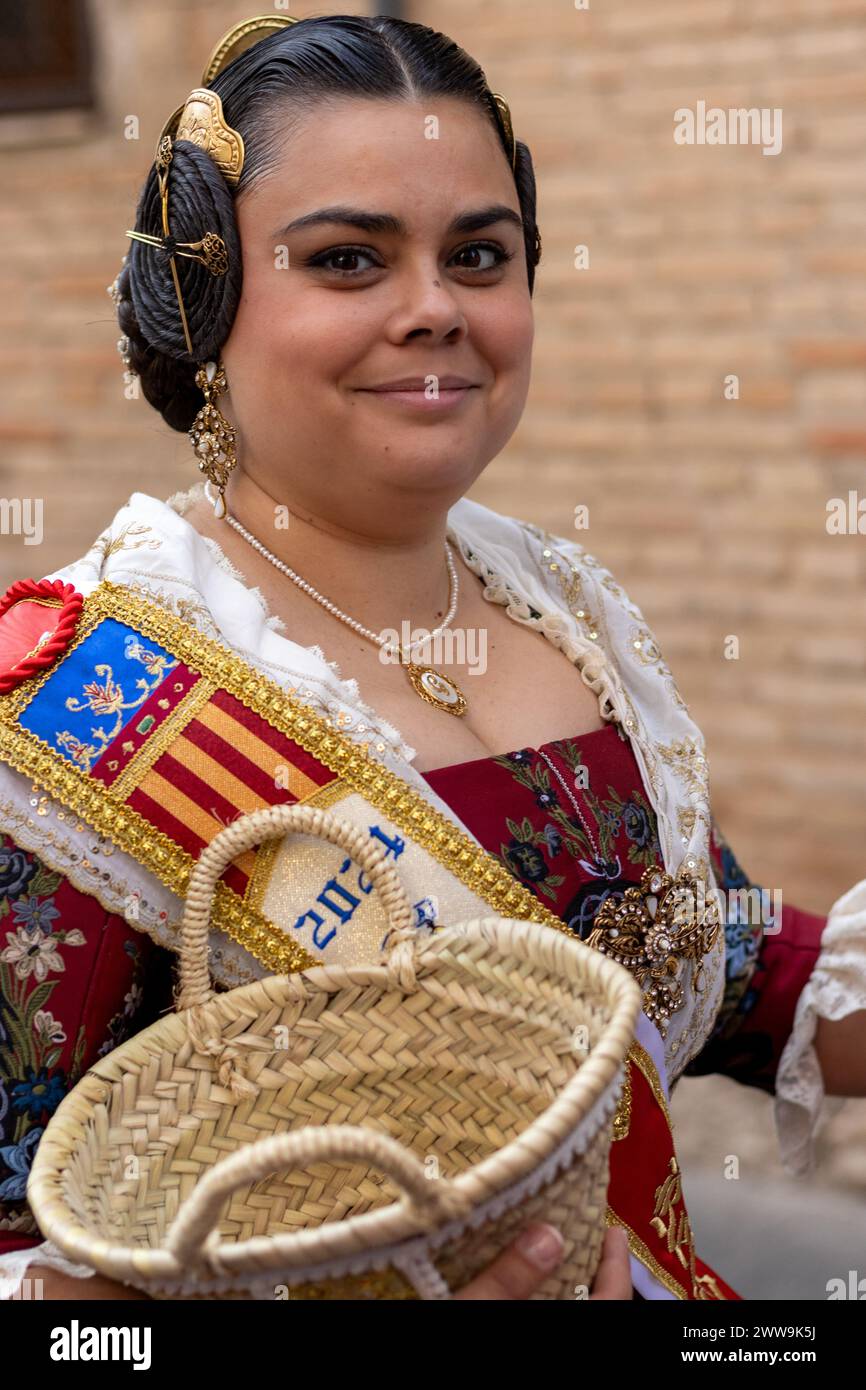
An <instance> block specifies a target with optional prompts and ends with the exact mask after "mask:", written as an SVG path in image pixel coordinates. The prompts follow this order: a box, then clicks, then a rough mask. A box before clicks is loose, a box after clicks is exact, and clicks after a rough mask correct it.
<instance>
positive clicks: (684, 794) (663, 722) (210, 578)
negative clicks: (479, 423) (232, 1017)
mask: <svg viewBox="0 0 866 1390" xmlns="http://www.w3.org/2000/svg"><path fill="white" fill-rule="evenodd" d="M198 495H200V485H199V486H198V487H196V488H192V489H190V490H189V492H186V493H180V494H176V495H175V496H174V497H172V498H170V499H169V500H168V502H162V501H159V500H157V499H156V498H153V497H149V496H147V495H145V494H143V493H138V492H137V493H134V494H133V495H132V497H131V498H130V500H129V502H128V503H127V504H126V505H125V506H124V507H122V508H121V509H120V511H119V512H118V513H117V515H116V516H115V517H114V519H113V521H112V522H111V523H110V525H109V526H108V527H107V528H106V529H105V531H103V532H102V534H101V535H100V536H99V537H98V538H97V540H96V541H95V542H94V544H93V546H91V548H90V550H89V551H88V552H87V553H86V555H84V556H83V557H82V558H81V559H80V560H78V561H76V562H74V563H73V564H70V565H67V566H66V567H65V568H64V569H62V570H59V571H57V572H56V573H55V575H54V576H52V577H62V578H63V579H65V580H67V581H71V582H73V583H75V585H76V587H77V588H78V589H79V590H80V591H81V592H83V593H85V594H86V593H88V592H90V591H91V590H92V589H93V588H95V587H96V585H97V584H98V583H99V582H100V581H101V580H103V579H109V580H111V581H112V582H114V583H116V584H125V585H131V586H135V587H136V588H138V589H139V590H140V591H142V592H143V593H144V594H146V595H147V596H148V597H150V598H152V599H153V600H155V601H156V602H159V603H161V604H163V605H166V606H167V607H168V608H169V609H170V610H171V611H172V612H174V613H175V614H177V615H178V616H179V617H182V618H184V619H185V620H186V621H188V622H190V623H192V624H193V625H195V626H196V627H198V628H199V629H200V630H201V631H203V632H205V633H206V634H207V635H208V636H211V637H213V638H216V639H217V640H219V641H221V642H222V643H223V644H224V645H225V646H227V647H229V648H230V649H232V650H233V651H235V652H237V653H238V654H239V655H241V656H243V657H244V658H245V659H246V660H247V661H249V662H250V664H251V665H253V666H255V667H257V668H258V669H260V670H262V671H263V672H265V674H267V675H268V676H270V677H271V679H273V680H275V681H277V682H278V683H281V684H283V685H284V686H286V685H289V684H292V685H296V686H297V687H298V693H299V694H300V695H301V697H302V698H303V699H305V700H307V701H308V702H309V703H310V704H311V705H313V706H314V707H316V708H317V709H318V710H319V712H320V713H322V714H323V715H324V716H326V717H329V718H332V719H335V720H336V719H337V718H338V717H339V718H340V725H339V727H340V728H341V730H342V732H343V733H344V734H346V735H347V736H348V737H349V738H352V739H354V740H356V741H358V742H359V743H360V742H365V743H367V744H368V747H369V752H370V755H371V756H373V757H378V758H380V759H381V761H382V762H383V764H384V765H386V766H388V767H390V768H391V769H392V770H393V771H395V772H396V773H397V774H398V775H399V776H401V777H402V778H403V779H404V780H405V781H407V782H410V783H411V784H412V785H414V786H415V787H416V788H417V789H418V791H420V792H421V793H422V794H423V795H424V796H425V797H426V798H427V799H428V800H429V801H430V802H431V803H432V804H434V805H435V806H436V807H437V809H439V810H440V811H441V812H442V813H443V814H445V815H447V816H449V817H450V818H451V819H452V820H453V821H455V823H456V824H457V825H459V826H460V828H461V829H463V831H464V833H466V834H469V835H471V831H470V830H469V829H468V827H466V826H465V825H463V823H462V821H460V819H459V817H457V816H456V814H455V813H454V812H453V811H452V809H451V808H450V807H449V806H448V805H447V803H445V802H443V801H442V800H441V799H440V798H438V797H437V796H436V794H435V793H434V792H433V791H432V788H430V786H429V784H428V783H427V782H426V780H425V779H424V778H423V777H422V776H421V774H420V773H418V772H417V771H416V770H415V769H414V767H413V766H412V761H413V759H414V757H415V750H414V749H413V748H412V747H411V746H410V745H408V744H407V743H406V742H405V741H404V740H403V738H402V736H401V734H400V731H399V730H398V729H396V728H395V727H394V726H393V725H392V724H391V723H390V722H389V721H387V720H385V719H383V718H381V717H380V716H379V715H378V714H377V712H376V711H375V710H374V709H373V708H371V707H370V706H369V705H368V704H367V703H366V702H365V701H364V700H363V698H362V696H361V693H360V691H359V689H358V685H357V682H356V681H355V680H353V679H351V678H346V679H343V677H342V675H341V673H340V671H339V669H338V668H337V666H336V664H335V663H330V662H328V661H327V659H326V657H325V654H324V652H323V651H322V649H321V648H320V647H318V646H314V647H309V648H307V647H302V646H299V645H298V644H297V643H295V642H292V641H291V639H290V638H288V637H287V636H285V635H283V632H284V629H283V624H282V623H281V622H280V620H279V619H278V618H276V617H274V616H272V615H270V614H269V613H268V611H267V608H266V605H265V603H264V600H263V598H262V596H261V594H260V593H259V592H258V590H256V589H253V588H250V587H249V586H247V585H246V583H245V581H244V579H243V576H242V575H241V574H240V573H239V572H238V571H237V570H236V569H235V568H234V566H232V565H231V564H230V562H229V561H228V559H227V558H226V556H225V555H224V554H223V553H222V550H221V549H220V547H219V546H218V545H217V544H216V543H215V542H213V541H209V540H205V539H204V538H202V537H201V536H200V535H199V534H198V532H197V531H195V530H194V528H193V527H192V526H190V525H189V523H188V522H186V521H185V520H184V517H183V513H184V512H185V511H186V509H187V508H188V507H189V505H190V504H191V502H192V501H193V500H194V499H195V498H196V497H197V496H198ZM448 521H449V530H448V534H449V539H450V540H451V542H452V543H453V544H454V545H455V546H457V547H459V549H460V552H461V554H462V556H463V559H464V561H465V562H466V564H467V565H468V566H469V568H470V569H471V570H472V571H473V572H474V573H475V574H477V575H478V576H479V577H480V578H482V579H483V581H484V591H483V592H484V597H485V599H487V600H488V601H490V602H492V603H499V604H503V605H504V606H505V607H506V612H507V613H508V615H509V617H511V618H513V619H514V620H515V621H517V622H521V623H526V624H527V625H529V626H532V627H535V628H537V629H538V630H539V631H540V632H542V633H543V635H544V636H545V637H546V638H547V639H548V640H550V641H551V642H552V643H553V644H554V646H556V647H557V648H559V649H561V650H562V651H563V652H564V654H565V655H566V656H567V657H568V659H569V660H571V661H572V662H573V663H574V664H575V665H576V666H577V667H578V669H579V670H580V673H581V676H582V679H583V681H584V682H585V684H586V685H587V686H588V687H589V688H590V689H592V690H593V692H594V693H595V694H596V695H597V697H598V701H599V710H600V714H601V716H602V718H605V719H609V718H616V719H618V720H619V721H620V722H621V724H622V726H623V728H624V730H625V732H626V734H627V735H628V736H629V738H630V740H631V744H632V748H633V750H634V754H635V758H636V761H637V764H638V767H639V770H640V772H641V775H642V777H643V781H644V785H645V789H646V794H647V797H648V799H649V800H650V802H651V804H652V806H653V809H654V811H655V814H656V818H657V824H658V833H659V841H660V844H661V848H662V852H663V857H664V862H665V867H666V868H667V870H668V872H669V873H671V874H676V872H677V870H678V869H679V867H680V866H681V864H682V863H683V862H686V863H687V864H688V865H689V866H690V867H692V868H694V869H695V870H696V871H697V872H698V873H701V874H702V875H703V876H704V877H705V878H706V881H707V884H708V887H709V888H710V889H711V890H715V891H718V890H717V885H716V882H715V876H714V874H713V869H712V863H711V859H710V855H709V840H708V836H709V828H710V803H709V787H708V769H707V763H706V757H705V751H704V740H703V736H702V734H701V732H700V730H699V729H698V728H697V726H696V725H695V724H694V722H693V721H692V720H691V718H690V716H689V713H688V709H687V706H686V704H685V702H684V700H683V699H682V696H681V695H680V693H679V691H678V690H677V687H676V684H675V682H674V679H673V677H672V675H671V672H670V670H669V669H668V667H667V664H666V663H665V661H664V659H663V657H662V655H661V652H660V650H659V647H658V644H657V642H656V641H655V638H654V637H653V634H652V632H651V631H650V629H649V627H648V626H647V624H646V622H645V621H644V618H643V615H642V614H641V612H640V610H639V609H638V608H637V607H636V606H635V605H634V604H633V603H632V601H631V600H630V598H629V597H628V595H627V594H626V593H625V592H624V591H623V590H622V588H621V587H620V586H619V585H618V584H617V583H616V581H615V580H614V578H613V576H612V575H611V574H610V573H609V571H608V570H606V569H604V568H603V567H602V566H601V565H600V564H599V562H598V561H597V560H596V559H595V558H594V557H593V556H592V555H590V554H588V553H587V552H586V551H585V550H584V549H583V547H582V546H581V545H579V544H578V543H577V542H576V541H574V540H570V539H568V538H564V537H559V536H552V535H550V534H548V533H546V532H544V531H543V530H541V529H540V528H539V527H536V526H533V525H531V524H529V523H526V522H522V521H519V520H517V519H515V518H512V517H505V516H501V515H500V514H498V513H496V512H494V511H491V510H490V509H489V508H487V507H484V506H481V505H480V504H479V503H477V502H473V501H470V500H469V499H468V498H462V499H461V500H460V501H459V502H457V503H456V504H455V505H454V506H453V507H452V509H451V511H450V512H449V517H448ZM58 810H59V808H58V807H57V806H56V805H55V803H53V802H52V801H51V800H50V798H46V797H44V796H42V797H37V796H35V795H34V793H33V789H32V788H31V786H30V784H29V783H28V782H27V781H26V779H24V778H23V777H21V776H19V775H18V774H17V773H15V772H13V771H12V770H11V769H10V768H8V767H7V766H5V765H0V825H3V827H4V828H6V829H8V831H9V832H10V833H11V834H12V835H14V836H15V837H16V839H17V840H18V842H19V843H20V844H21V845H22V847H23V848H26V849H30V850H33V851H35V852H36V853H38V854H40V855H41V856H42V857H43V858H44V859H45V860H46V862H48V863H49V864H50V865H51V867H53V868H55V869H58V870H61V871H62V872H64V873H65V874H66V875H67V876H68V877H69V878H70V880H71V881H72V882H73V883H74V884H75V885H76V886H77V887H80V888H82V889H83V890H84V891H85V892H89V893H92V894H94V895H95V896H97V897H98V898H99V900H100V901H101V902H102V903H103V905H104V906H105V907H107V908H108V909H109V910H111V911H114V912H120V913H121V914H122V915H124V916H129V913H128V905H129V902H130V899H131V897H133V896H134V897H135V898H136V910H135V916H134V919H133V918H131V917H130V920H133V924H134V925H135V926H137V927H138V928H140V929H142V930H145V931H147V932H148V933H149V934H150V935H152V936H153V937H154V938H155V939H156V940H158V941H160V942H161V943H162V944H166V945H167V944H170V943H171V942H172V940H173V938H174V933H175V931H176V928H177V924H178V922H179V917H180V909H181V903H180V900H179V899H178V898H177V897H175V895H174V894H172V893H170V892H169V890H168V889H166V888H165V887H164V885H162V884H161V883H159V882H157V881H156V879H155V878H154V877H153V876H152V875H150V874H149V873H147V871H145V870H143V869H142V868H141V866H140V865H137V864H136V863H135V862H134V861H132V860H130V859H128V858H127V857H126V856H124V855H123V854H121V853H120V852H119V851H117V850H116V848H115V847H113V846H111V845H106V844H105V843H104V842H99V841H97V840H96V839H95V837H94V836H93V835H91V834H90V833H89V832H87V831H86V830H85V831H84V832H82V833H81V834H77V832H76V831H75V829H74V827H73V826H72V823H71V818H69V819H66V818H65V817H64V818H62V821H61V820H58V818H57V811H58ZM472 838H475V837H474V836H472ZM224 944H225V945H226V946H227V947H228V946H229V945H230V944H231V943H228V942H227V940H226V939H224ZM224 960H225V970H224V974H223V982H224V983H226V984H229V985H232V984H238V983H241V982H243V981H244V980H245V979H250V978H253V977H254V976H255V975H258V974H261V973H262V967H261V966H259V965H258V963H257V962H255V961H253V960H252V958H251V957H248V956H246V953H245V952H243V951H242V950H241V949H240V948H237V949H235V950H231V949H227V950H226V951H225V953H224ZM683 984H684V987H685V1004H684V1005H683V1007H682V1008H681V1009H680V1010H679V1011H678V1012H677V1013H676V1014H675V1015H674V1016H673V1018H672V1019H671V1021H670V1024H669V1028H668V1033H667V1036H666V1039H665V1062H666V1065H667V1068H668V1076H669V1079H670V1081H673V1080H675V1079H676V1077H677V1076H679V1075H680V1074H681V1073H682V1071H683V1069H684V1067H685V1066H686V1064H687V1063H688V1061H689V1060H690V1059H691V1058H692V1057H693V1056H694V1055H695V1054H696V1053H697V1052H699V1051H700V1049H701V1047H702V1046H703V1044H704V1042H705V1040H706V1038H707V1037H708V1036H709V1033H710V1031H711V1029H712V1025H713V1022H714V1019H715V1016H716V1013H717V1011H718V1007H719V1002H720V1000H721V995H722V989H723V984H724V941H723V938H722V933H719V939H718V941H717V944H716V947H715V948H714V950H713V951H712V952H710V953H709V955H708V956H707V957H706V958H705V960H704V985H703V988H702V989H700V990H699V991H695V990H694V988H693V987H692V972H691V970H690V969H687V971H686V973H685V974H684V976H683ZM864 1007H866V880H864V881H863V882H861V883H859V884H857V885H856V886H855V887H854V888H853V889H852V890H851V891H850V892H849V893H848V894H846V895H845V896H844V897H843V898H841V899H840V900H839V902H838V903H836V904H835V906H834V907H833V908H832V909H831V912H830V920H829V921H828V924H827V928H826V929H825V932H824V937H823V942H822V951H821V955H820V958H819V960H818V964H817V967H816V969H815V971H814V973H813V975H812V977H811V978H810V980H809V981H808V983H807V985H806V987H805V989H804V990H803V993H802V996H801V999H800V1001H799V1005H798V1008H797V1015H796V1020H795V1024H794V1029H793V1032H792V1034H791V1037H790V1039H789V1041H788V1043H787V1045H786V1047H785V1050H784V1053H783V1056H782V1061H781V1065H780V1068H779V1075H778V1080H777V1095H776V1119H777V1130H778V1137H779V1143H780V1149H781V1155H782V1159H783V1161H784V1162H786V1163H787V1164H788V1165H789V1166H791V1167H792V1168H794V1169H795V1170H797V1171H800V1170H802V1168H803V1167H804V1166H808V1164H809V1163H810V1161H811V1142H812V1136H813V1134H814V1132H815V1128H816V1124H817V1122H818V1116H819V1111H820V1109H821V1104H822V1100H823V1086H822V1081H821V1074H820V1069H819V1067H818V1063H817V1058H816V1056H815V1052H814V1047H813V1039H814V1032H815V1019H816V1016H817V1015H819V1014H820V1015H823V1016H826V1017H829V1018H840V1017H843V1016H844V1015H845V1014H847V1013H850V1012H852V1011H853V1010H855V1009H861V1008H864ZM37 1248H41V1247H37ZM48 1253H49V1254H50V1252H48ZM16 1258H17V1259H18V1261H19V1265H20V1259H21V1257H20V1256H16ZM0 1272H2V1259H0Z"/></svg>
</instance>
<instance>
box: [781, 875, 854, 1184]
mask: <svg viewBox="0 0 866 1390" xmlns="http://www.w3.org/2000/svg"><path fill="white" fill-rule="evenodd" d="M858 1009H866V878H864V879H861V881H860V882H859V883H855V885H854V887H853V888H851V889H850V890H849V891H848V892H847V893H845V894H843V896H842V897H841V898H839V900H838V901H837V902H835V903H834V904H833V906H832V907H831V909H830V912H829V915H828V917H827V922H826V925H825V927H824V931H823V934H822V936H821V951H820V954H819V956H818V959H817V961H816V962H815V968H814V970H813V971H812V974H811V975H810V976H809V979H808V980H807V981H806V984H805V985H804V987H803V991H802V993H801V995H800V998H799V1000H798V1001H797V1009H796V1013H795V1015H794V1026H793V1028H792V1030H791V1036H790V1038H789V1039H788V1041H787V1043H786V1044H785V1048H784V1050H783V1052H782V1056H781V1057H780V1059H779V1067H778V1071H777V1073H776V1101H775V1114H776V1132H777V1134H778V1139H779V1152H780V1155H781V1159H782V1162H783V1163H784V1165H785V1167H786V1168H787V1169H788V1170H789V1172H792V1173H804V1172H807V1171H808V1170H809V1169H810V1168H811V1167H812V1165H813V1163H814V1150H813V1144H814V1139H815V1135H816V1133H817V1130H818V1127H819V1124H820V1121H821V1119H822V1111H823V1112H825V1113H826V1114H827V1115H829V1114H831V1113H834V1112H835V1111H836V1110H838V1109H839V1107H840V1106H841V1105H842V1104H843V1101H842V1100H841V1099H839V1098H838V1097H830V1098H829V1099H826V1098H825V1094H824V1078H823V1076H822V1074H821V1067H820V1065H819V1062H818V1057H817V1054H816V1052H815V1048H814V1039H815V1029H816V1023H817V1019H818V1018H819V1017H820V1018H828V1019H833V1020H836V1019H840V1018H845V1017H846V1015H847V1014H850V1013H855V1012H856V1011H857V1010H858Z"/></svg>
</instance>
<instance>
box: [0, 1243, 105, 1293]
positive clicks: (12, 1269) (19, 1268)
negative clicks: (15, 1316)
mask: <svg viewBox="0 0 866 1390" xmlns="http://www.w3.org/2000/svg"><path fill="white" fill-rule="evenodd" d="M34 1264H39V1265H47V1266H48V1267H49V1268H50V1269H59V1270H60V1272H61V1273H62V1274H70V1275H71V1276H72V1277H73V1278H74V1279H90V1278H92V1277H93V1275H94V1274H95V1273H96V1271H95V1270H93V1269H90V1267H89V1266H88V1265H81V1264H73V1262H72V1260H68V1259H67V1258H66V1256H65V1255H64V1254H63V1252H62V1251H61V1250H58V1249H57V1246H56V1245H54V1244H52V1242H51V1241H50V1240H44V1241H43V1242H42V1244H41V1245H31V1246H30V1248H29V1249H28V1250H10V1251H8V1253H7V1254H5V1255H0V1302H2V1301H3V1300H4V1299H7V1298H13V1297H14V1296H15V1294H17V1293H18V1292H19V1290H20V1289H21V1285H22V1283H23V1281H24V1276H25V1274H26V1273H27V1270H28V1269H29V1268H30V1266H31V1265H34Z"/></svg>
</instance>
